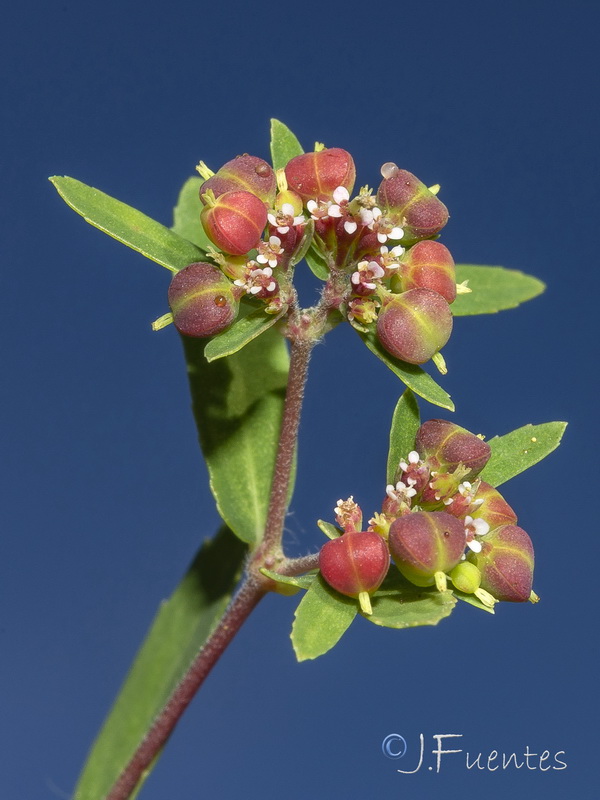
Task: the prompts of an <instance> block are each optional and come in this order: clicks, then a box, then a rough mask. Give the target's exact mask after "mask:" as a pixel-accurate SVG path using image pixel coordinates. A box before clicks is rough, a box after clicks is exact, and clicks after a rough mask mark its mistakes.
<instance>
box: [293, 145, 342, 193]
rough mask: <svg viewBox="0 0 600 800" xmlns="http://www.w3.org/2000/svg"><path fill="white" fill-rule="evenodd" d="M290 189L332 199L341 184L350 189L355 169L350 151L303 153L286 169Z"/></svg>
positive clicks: (328, 150) (331, 149) (339, 149)
mask: <svg viewBox="0 0 600 800" xmlns="http://www.w3.org/2000/svg"><path fill="white" fill-rule="evenodd" d="M285 177H286V179H287V183H288V188H289V189H291V190H292V191H294V192H296V193H297V194H299V195H300V197H301V198H302V199H303V200H304V201H305V202H306V201H307V200H330V199H331V197H332V196H333V193H334V191H335V190H336V189H337V187H338V186H343V187H344V188H346V189H347V190H348V192H351V191H352V189H353V187H354V181H355V179H356V168H355V166H354V160H353V159H352V156H351V155H350V153H348V152H347V151H346V150H342V149H341V148H340V147H331V148H329V149H325V150H318V151H316V152H314V153H303V154H302V155H300V156H296V157H295V158H292V159H291V161H288V163H287V166H286V168H285Z"/></svg>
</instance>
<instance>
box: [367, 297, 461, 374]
mask: <svg viewBox="0 0 600 800" xmlns="http://www.w3.org/2000/svg"><path fill="white" fill-rule="evenodd" d="M451 333H452V314H451V312H450V306H449V305H448V303H447V301H446V300H445V299H444V298H443V297H442V295H441V294H438V293H437V292H433V291H432V290H431V289H411V290H410V291H408V292H404V293H403V294H397V295H392V296H391V298H390V299H388V300H387V302H386V303H385V305H384V307H383V309H382V310H381V311H380V312H379V316H378V318H377V336H378V338H379V341H380V342H381V344H382V345H383V346H384V347H385V349H386V350H387V351H388V353H391V354H392V355H393V356H395V357H396V358H399V359H401V360H402V361H407V362H408V363H409V364H424V363H425V362H426V361H429V359H430V358H431V357H432V356H434V355H435V354H436V353H437V352H438V351H439V350H441V349H442V347H443V346H444V345H445V344H446V342H447V341H448V339H449V338H450V334H451Z"/></svg>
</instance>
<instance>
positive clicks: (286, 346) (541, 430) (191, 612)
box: [51, 120, 565, 800]
mask: <svg viewBox="0 0 600 800" xmlns="http://www.w3.org/2000/svg"><path fill="white" fill-rule="evenodd" d="M243 146H244V143H243V142H240V143H239V148H240V149H241V148H243ZM242 152H243V151H242ZM202 155H204V154H202ZM390 155H391V156H393V157H395V158H399V157H401V155H402V154H401V153H390ZM198 172H199V173H200V175H199V176H195V177H191V178H190V179H189V180H188V181H187V182H186V184H185V185H184V187H183V188H182V190H181V193H180V196H179V200H178V203H177V206H176V209H175V219H174V224H173V227H172V228H168V227H166V226H164V225H162V224H161V223H159V222H156V221H154V220H151V219H150V218H148V217H147V216H145V215H144V214H143V213H142V212H139V211H136V210H135V209H133V208H131V207H129V206H126V205H125V204H124V203H121V202H120V201H118V200H115V199H114V198H112V197H110V196H109V195H107V194H104V193H103V192H101V191H99V190H97V189H92V188H91V187H88V186H86V185H85V184H82V183H80V182H79V181H76V180H74V179H72V178H64V177H55V178H52V179H51V180H52V182H53V184H54V185H55V187H56V189H57V190H58V192H59V193H60V195H61V196H62V197H63V198H64V200H65V201H66V202H67V203H68V204H69V205H70V206H71V207H72V208H73V209H75V211H77V212H78V213H80V214H81V215H82V216H84V217H85V219H86V220H87V221H88V222H91V224H93V225H95V226H96V227H98V228H100V229H102V230H103V231H104V232H107V233H109V234H110V235H112V236H114V237H115V238H117V239H118V240H119V241H121V242H123V243H124V244H127V245H129V246H130V247H132V248H133V249H135V250H138V251H140V252H141V253H143V254H144V255H145V256H147V257H148V258H149V259H151V260H153V261H155V262H157V263H158V264H160V265H161V266H162V267H164V268H166V270H167V271H168V272H169V273H170V280H171V282H170V286H169V285H168V284H169V281H167V280H166V281H165V297H164V299H163V298H162V297H161V298H158V297H157V304H158V303H160V302H163V303H164V306H165V313H164V314H163V315H162V316H160V317H159V318H158V319H156V320H155V321H154V322H153V323H152V327H153V328H154V330H156V331H162V332H161V333H157V334H156V335H157V336H158V335H161V336H168V335H169V333H168V331H165V330H164V329H165V328H168V326H169V323H171V322H174V326H172V327H171V332H172V335H173V347H174V349H176V347H177V345H176V342H175V338H176V336H177V334H176V332H175V328H176V329H177V331H178V332H179V334H180V335H181V343H182V344H183V348H184V352H185V357H186V360H187V368H188V374H189V379H190V389H191V394H192V401H193V410H194V416H195V420H196V424H197V427H198V433H199V438H200V443H201V446H202V448H203V451H204V455H205V458H206V462H207V466H208V471H209V475H210V488H211V491H212V493H213V495H214V497H215V500H216V503H217V509H218V512H219V514H220V516H221V518H222V520H223V527H222V529H221V530H220V531H219V533H218V534H217V535H216V536H215V537H214V539H213V540H212V541H211V542H208V543H205V544H204V545H203V546H202V548H201V549H200V552H199V554H198V555H197V556H196V559H195V561H194V565H193V566H192V568H191V570H190V574H189V575H188V577H187V578H186V579H184V581H183V582H182V584H181V586H180V587H179V588H178V589H177V590H176V592H175V593H174V595H173V597H172V598H171V600H170V601H169V603H168V604H167V605H166V606H164V607H163V608H162V610H161V612H160V614H159V616H158V617H157V619H156V621H155V623H154V624H153V626H152V628H151V629H150V631H149V633H148V637H147V639H146V641H145V643H144V646H143V648H142V650H141V651H140V654H139V655H138V657H137V659H136V662H135V664H134V668H133V670H132V672H131V673H130V677H129V678H128V679H127V682H126V685H125V687H124V689H123V691H122V692H121V693H120V694H119V696H118V697H117V700H116V703H115V707H114V709H113V711H112V714H111V717H110V719H109V720H108V721H107V723H106V725H105V726H104V728H103V729H102V730H101V732H100V734H99V736H98V739H97V741H96V743H95V745H94V747H93V749H92V751H91V753H90V756H89V758H88V761H87V762H86V765H85V766H84V769H83V771H82V774H81V776H80V779H79V782H78V784H77V787H76V790H75V795H74V796H75V797H76V798H77V799H78V800H91V799H92V798H93V799H94V800H99V798H101V797H102V798H106V800H125V799H126V798H128V797H131V796H132V795H133V794H134V793H136V792H137V791H138V790H139V789H140V784H141V782H142V780H143V779H144V778H145V776H146V775H147V774H148V772H149V771H150V770H151V769H152V766H153V765H154V764H155V763H156V761H157V759H158V756H159V754H160V753H161V751H162V748H163V747H164V745H165V743H166V741H167V739H168V738H169V736H170V734H171V732H172V730H173V729H174V727H175V725H176V724H177V721H178V720H179V719H180V717H181V715H182V714H183V712H184V710H185V708H186V707H187V705H188V703H189V702H190V700H191V699H192V697H193V696H194V694H195V692H196V691H197V690H198V689H199V688H200V686H201V685H202V683H203V681H204V678H205V677H206V676H207V675H208V674H209V672H210V671H211V669H212V668H213V667H214V665H215V664H216V662H217V661H218V659H219V656H220V655H221V654H222V652H223V651H224V649H225V648H226V647H227V645H228V644H229V642H230V641H231V640H232V638H233V637H234V636H235V635H236V633H237V632H238V631H239V629H240V627H241V625H242V624H243V622H244V621H245V619H246V618H247V617H248V615H249V614H250V613H251V612H252V611H253V609H254V608H255V607H256V605H257V604H258V603H259V601H260V600H261V599H262V598H263V597H264V596H265V595H266V594H267V593H269V592H279V593H281V594H290V593H298V594H300V602H299V604H298V607H297V609H296V614H295V621H294V624H293V628H292V644H293V647H294V651H295V653H296V656H297V658H298V660H299V661H303V660H305V659H312V658H316V657H317V656H320V655H323V654H324V653H326V652H327V651H328V650H329V649H331V648H332V647H333V646H334V645H335V644H336V643H337V642H338V641H339V639H340V637H341V636H342V635H343V634H344V633H345V631H346V630H347V629H348V627H349V626H350V624H351V622H352V621H353V620H354V619H355V618H356V616H358V615H361V616H362V617H363V620H365V621H367V622H371V623H374V624H376V625H380V626H388V627H391V628H394V629H396V630H402V629H403V628H404V627H413V626H415V625H435V624H437V623H438V622H439V621H440V620H442V619H444V618H445V617H447V616H449V615H450V613H451V612H452V611H453V610H454V608H455V607H456V606H457V604H458V603H459V601H460V602H462V601H464V602H466V603H468V604H469V605H471V606H475V607H476V608H477V609H480V610H484V611H486V612H488V613H494V611H495V610H496V609H497V608H498V607H501V606H502V601H515V600H517V601H522V600H527V599H530V600H537V596H536V595H535V594H534V592H533V590H532V579H533V545H532V543H531V539H530V538H529V536H528V534H526V533H525V531H523V530H522V529H521V528H520V527H518V526H517V525H516V522H517V516H516V513H515V512H514V511H513V509H512V508H511V507H510V506H509V505H508V503H507V502H506V500H504V498H503V497H502V495H501V494H500V492H499V491H498V489H497V487H498V486H499V485H500V484H502V483H504V482H505V481H507V480H508V479H510V478H512V477H514V476H515V475H517V474H518V473H519V472H521V471H523V470H524V469H527V468H528V467H530V466H532V465H533V464H535V463H537V461H539V460H540V459H542V458H544V457H545V456H546V455H548V454H549V453H550V452H551V451H552V450H553V449H554V448H555V447H556V446H557V445H558V443H559V441H560V438H561V436H562V433H563V431H564V427H565V426H564V423H559V422H551V423H543V424H539V425H524V426H523V427H522V428H519V429H517V430H516V431H513V432H511V433H509V434H506V435H504V436H495V437H493V438H491V439H488V437H487V435H485V436H484V435H483V434H482V433H480V432H478V431H477V432H470V431H469V430H468V429H467V428H463V427H461V426H460V425H458V424H457V423H455V422H453V421H452V420H449V419H447V418H446V417H447V415H448V414H450V413H451V412H453V411H454V404H453V402H452V400H451V399H450V397H449V395H448V393H447V392H446V391H445V389H444V388H443V386H441V385H440V384H439V383H438V382H437V381H436V380H434V378H433V377H432V374H431V372H432V371H433V370H431V366H432V365H433V367H434V368H435V369H437V370H438V371H439V372H440V373H441V375H442V376H443V375H444V374H445V373H446V372H447V370H448V369H451V368H452V363H450V364H446V361H445V358H444V356H443V355H442V352H441V350H442V348H443V347H444V346H445V344H446V342H447V341H448V340H449V338H450V334H451V332H452V330H453V327H454V326H456V327H458V326H459V325H460V324H461V323H460V317H461V316H463V315H467V314H485V313H495V312H497V311H500V310H502V309H504V308H512V307H514V306H516V305H519V304H520V303H522V302H524V301H526V300H529V299H531V298H533V297H535V296H536V295H537V294H539V293H540V292H541V291H542V290H543V288H544V287H543V284H541V283H540V282H539V281H537V280H536V279H535V278H532V277H530V276H527V275H524V274H523V273H520V272H516V271H514V270H504V269H502V268H498V267H494V268H490V267H484V266H474V265H465V264H460V263H459V264H455V263H454V258H453V256H452V254H451V253H450V251H449V250H448V249H447V247H446V246H445V245H444V244H443V243H441V242H439V241H438V237H439V236H440V234H441V233H442V232H443V229H444V227H445V225H446V224H447V222H448V220H449V213H448V209H447V208H446V206H445V204H444V202H443V200H442V199H441V197H440V195H441V194H442V193H441V191H440V187H439V186H438V185H437V184H435V183H425V182H423V181H422V180H420V179H419V178H417V177H415V176H414V175H413V174H412V173H410V172H409V171H407V170H406V169H404V168H401V167H399V166H397V165H396V163H395V162H392V161H388V162H386V163H385V164H383V166H382V168H381V177H380V178H378V177H377V176H374V175H372V176H365V178H364V179H363V180H369V179H370V180H371V181H373V183H374V185H375V186H376V185H377V184H379V186H378V188H376V189H373V188H370V187H369V185H367V184H365V183H362V184H360V183H359V184H358V185H360V187H361V188H359V189H358V191H356V192H355V191H354V185H355V179H356V165H355V162H354V158H353V156H352V155H351V154H350V152H349V151H348V150H346V149H344V148H342V147H338V146H332V147H325V146H324V145H322V144H317V145H316V146H315V148H314V150H313V151H309V152H306V153H305V152H304V151H303V149H302V147H301V145H300V143H299V141H298V139H297V138H296V137H295V136H294V134H293V133H292V132H291V131H290V130H289V129H288V128H287V127H286V126H285V125H283V124H282V123H281V122H278V121H277V120H273V123H272V129H271V163H268V162H267V160H266V159H265V158H264V157H262V156H257V155H250V154H244V155H241V156H232V158H231V159H230V160H229V161H228V162H227V163H226V164H224V165H223V166H222V167H221V168H217V169H214V170H213V169H211V168H210V167H209V166H207V165H206V164H205V163H204V162H200V165H199V167H198ZM306 269H310V270H311V271H312V272H313V273H314V275H315V277H316V278H317V280H319V281H320V284H321V291H320V295H319V299H318V300H317V302H316V303H315V305H313V306H311V307H309V308H303V307H301V305H300V301H299V298H298V293H297V291H296V286H295V275H296V270H306ZM167 303H168V305H169V307H170V311H167V310H166V306H167ZM238 311H239V313H238ZM151 316H152V315H151V312H150V310H149V319H151ZM340 325H343V326H346V327H347V328H348V329H349V330H350V331H351V332H352V333H353V334H354V339H355V341H354V342H353V343H352V342H348V344H347V347H348V349H349V351H350V349H351V348H352V346H354V347H361V346H362V345H363V344H364V345H365V346H366V347H367V348H368V350H369V351H370V352H371V353H372V354H373V355H374V356H375V357H376V358H377V359H379V360H380V361H381V362H382V364H381V368H382V369H383V368H384V366H385V367H387V368H389V369H390V370H391V371H392V372H393V373H394V375H395V376H396V377H397V378H398V379H399V380H400V382H401V389H400V390H399V391H398V394H399V395H400V397H399V399H398V401H397V403H396V407H395V409H394V411H393V415H392V426H391V431H390V449H389V453H388V456H387V468H386V469H385V470H384V469H382V477H381V496H380V497H377V498H361V503H364V502H368V503H369V507H370V508H371V509H373V511H372V515H371V516H367V515H363V513H362V509H361V507H360V506H359V505H358V503H357V502H355V501H354V499H353V496H350V497H348V499H347V500H339V501H338V503H337V505H336V506H335V512H334V515H335V520H334V521H333V522H327V521H325V520H320V521H319V523H318V524H319V527H320V529H321V530H322V531H323V533H325V534H326V535H327V536H328V537H329V538H330V540H331V541H329V542H327V543H326V544H324V546H323V547H322V549H321V552H320V554H319V553H317V552H313V553H310V554H309V555H307V556H304V557H301V558H291V557H290V556H289V555H288V554H287V553H286V548H285V545H284V542H283V532H284V522H285V518H286V514H287V512H288V508H289V504H290V500H291V496H292V488H293V480H294V461H295V454H296V451H297V448H298V446H299V442H298V430H299V422H300V412H301V408H302V400H303V395H304V386H305V382H306V378H307V373H308V364H309V359H310V357H311V353H312V351H313V348H314V346H315V344H316V343H317V342H319V341H321V340H322V339H323V338H324V337H326V336H327V334H328V333H329V331H331V329H332V328H334V327H336V326H340ZM523 346H524V347H526V346H527V345H526V343H525V344H524V345H523ZM467 357H468V354H467ZM430 361H431V364H430V363H429V362H430ZM421 365H428V369H429V370H430V371H426V370H425V369H423V367H422V366H421ZM340 369H341V367H340ZM338 377H339V379H340V380H345V381H346V383H347V384H348V385H351V384H352V381H353V380H355V379H356V376H355V375H354V374H348V375H346V376H343V375H342V374H341V373H340V375H339V376H338ZM442 380H443V377H442ZM240 386H245V387H246V391H245V393H242V394H243V396H242V395H241V394H240V389H239V387H240ZM348 394H349V395H351V394H352V393H348ZM417 397H418V398H420V402H421V404H422V405H423V406H424V407H427V404H432V405H434V406H436V407H437V408H438V409H443V410H444V411H443V412H442V413H443V416H444V418H443V419H439V418H437V417H438V413H439V412H438V411H436V412H435V413H433V414H432V413H431V411H430V410H429V411H428V414H427V416H428V417H429V416H433V417H434V418H433V419H431V420H430V421H429V422H424V423H422V424H421V420H420V410H419V405H418V401H417ZM351 399H352V398H351V397H349V401H350V400H351ZM511 399H512V396H511ZM484 408H485V406H484ZM391 411H392V409H390V412H391ZM336 413H339V414H344V413H346V414H348V424H349V426H351V425H352V420H353V419H354V416H355V413H356V412H355V408H354V406H353V405H351V403H350V402H349V404H348V407H347V408H340V409H338V410H336ZM461 421H462V420H461ZM464 423H465V425H468V424H469V423H468V420H464ZM485 425H486V431H485V434H488V433H489V432H493V431H494V421H493V420H489V421H486V423H485ZM300 446H301V445H300ZM335 446H338V443H335ZM385 463H386V462H385V459H384V457H383V455H382V466H383V465H384V464H385ZM349 488H353V489H354V490H355V491H360V486H357V487H349ZM534 533H536V532H534ZM390 554H391V556H392V558H393V560H394V562H395V564H396V566H392V567H391V568H389V565H390ZM198 565H200V567H199V566H198ZM388 568H389V569H388ZM190 587H192V588H190ZM194 587H196V588H194ZM432 597H435V602H431V599H432ZM342 611H343V613H340V612H342ZM182 619H185V620H189V625H188V626H187V627H186V626H183V627H182V626H181V625H180V622H181V620H182ZM365 624H366V622H365ZM165 626H166V627H167V628H168V629H169V630H170V631H177V632H178V633H177V635H176V636H173V638H169V639H168V641H167V643H165V637H164V635H163V634H164V630H165ZM431 635H435V633H434V632H431ZM193 649H195V650H196V655H195V656H194V658H193V660H192V663H191V664H189V663H188V662H187V661H186V663H185V664H183V663H182V662H181V653H182V652H186V653H187V652H190V651H191V650H193ZM159 657H160V663H161V664H162V665H163V667H164V669H163V670H161V672H160V675H159V676H156V672H155V670H154V666H155V663H156V662H157V659H158V658H159ZM146 670H150V671H152V674H153V675H154V680H153V681H150V682H148V683H146V682H145V681H143V680H140V677H139V676H140V675H142V676H143V675H144V674H145V671H146ZM115 720H126V724H123V725H117V724H116V723H115ZM115 726H116V727H115ZM117 728H118V730H117ZM174 794H177V789H176V787H175V788H174ZM142 795H143V790H142Z"/></svg>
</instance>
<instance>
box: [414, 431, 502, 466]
mask: <svg viewBox="0 0 600 800" xmlns="http://www.w3.org/2000/svg"><path fill="white" fill-rule="evenodd" d="M415 450H416V451H417V453H418V454H419V455H420V456H421V458H422V459H423V461H426V462H427V463H428V464H429V466H430V468H431V469H432V470H436V471H437V470H441V471H443V472H452V471H453V470H455V469H456V467H458V465H459V464H462V465H463V466H465V467H469V470H470V471H469V472H468V473H467V474H465V475H464V476H463V479H464V480H469V479H470V478H474V477H475V476H476V475H478V474H479V473H480V472H481V470H482V469H483V468H484V467H485V465H486V464H487V462H488V461H489V459H490V456H491V450H490V446H489V444H488V443H487V442H484V441H483V439H480V438H479V436H476V435H475V434H474V433H470V431H467V430H465V429H464V428H461V427H460V425H456V424H455V423H454V422H448V421H447V420H445V419H430V420H428V421H427V422H424V423H423V424H422V425H421V427H420V428H419V430H418V431H417V435H416V438H415Z"/></svg>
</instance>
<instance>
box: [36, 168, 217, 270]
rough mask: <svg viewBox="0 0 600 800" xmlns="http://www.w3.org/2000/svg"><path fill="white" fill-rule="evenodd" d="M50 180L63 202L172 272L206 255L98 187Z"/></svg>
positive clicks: (91, 223)
mask: <svg viewBox="0 0 600 800" xmlns="http://www.w3.org/2000/svg"><path fill="white" fill-rule="evenodd" d="M50 181H51V182H52V184H53V185H54V187H55V189H56V190H57V192H58V193H59V194H60V196H61V197H62V199H63V200H64V201H65V203H67V205H69V206H70V207H71V208H72V209H73V210H74V211H76V212H77V213H78V214H81V216H82V217H83V218H84V219H85V221H86V222H89V223H90V225H93V226H94V227H96V228H98V229H99V230H101V231H104V233H107V234H108V235H109V236H112V237H113V239H117V241H119V242H122V243H123V244H126V245H127V246H128V247H131V248H132V249H133V250H137V251H138V253H141V254H142V255H143V256H146V258H150V259H151V260H152V261H156V263H157V264H160V265H161V266H163V267H166V268H167V269H169V270H171V272H177V271H178V270H180V269H183V268H184V267H187V265H188V264H192V263H193V262H194V261H203V260H204V259H205V258H206V253H205V252H204V251H203V250H200V248H198V247H196V245H195V244H192V242H189V241H187V239H183V238H182V237H181V236H178V235H177V234H176V233H175V232H174V231H172V230H170V229H169V228H166V227H165V226H164V225H161V224H160V222H156V221H155V220H153V219H150V217H147V216H146V215H145V214H142V212H141V211H138V210H137V209H135V208H132V207H131V206H128V205H126V204H125V203H122V202H121V201H120V200H115V198H114V197H110V195H107V194H104V192H101V191H99V190H98V189H94V188H93V187H91V186H86V184H85V183H81V182H80V181H76V180H75V179H74V178H67V177H60V176H54V177H53V178H50Z"/></svg>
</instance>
